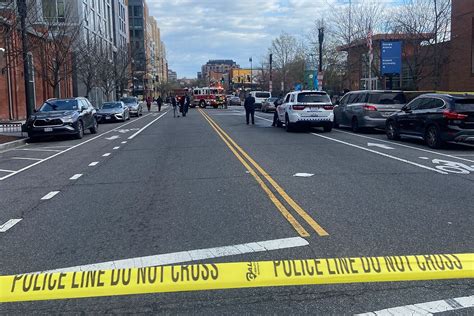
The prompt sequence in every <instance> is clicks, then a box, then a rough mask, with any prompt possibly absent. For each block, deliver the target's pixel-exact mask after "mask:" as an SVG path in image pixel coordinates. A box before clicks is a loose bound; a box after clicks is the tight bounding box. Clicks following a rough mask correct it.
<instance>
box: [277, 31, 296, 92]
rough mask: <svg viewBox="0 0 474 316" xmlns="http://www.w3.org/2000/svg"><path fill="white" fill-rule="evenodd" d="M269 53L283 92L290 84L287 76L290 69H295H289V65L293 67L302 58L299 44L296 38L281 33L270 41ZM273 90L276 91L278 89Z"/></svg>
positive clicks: (292, 68) (293, 68)
mask: <svg viewBox="0 0 474 316" xmlns="http://www.w3.org/2000/svg"><path fill="white" fill-rule="evenodd" d="M269 53H272V54H273V63H274V66H275V70H276V72H277V73H278V75H279V76H278V77H280V78H279V79H280V80H281V83H282V84H281V90H282V92H285V91H286V90H287V89H288V87H289V85H290V83H291V82H292V81H291V80H290V76H289V72H290V69H291V70H295V67H290V65H293V64H294V63H295V62H296V61H298V60H299V59H301V58H302V56H303V48H302V46H301V43H299V42H298V40H297V39H296V37H294V36H292V35H290V34H288V33H282V34H280V36H279V37H277V38H275V39H274V40H273V41H272V44H271V47H270V49H269ZM300 71H301V70H300ZM291 77H294V76H291ZM293 83H294V82H293ZM275 88H276V90H278V87H275Z"/></svg>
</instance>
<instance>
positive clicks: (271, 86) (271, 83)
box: [268, 54, 273, 93]
mask: <svg viewBox="0 0 474 316" xmlns="http://www.w3.org/2000/svg"><path fill="white" fill-rule="evenodd" d="M272 64H273V54H270V81H269V83H268V90H269V91H270V93H272V90H273V82H272V79H273V78H272Z"/></svg>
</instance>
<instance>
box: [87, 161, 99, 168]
mask: <svg viewBox="0 0 474 316" xmlns="http://www.w3.org/2000/svg"><path fill="white" fill-rule="evenodd" d="M98 164H99V162H98V161H94V162H91V163H90V164H89V167H94V166H97V165H98Z"/></svg>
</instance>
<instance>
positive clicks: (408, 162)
mask: <svg viewBox="0 0 474 316" xmlns="http://www.w3.org/2000/svg"><path fill="white" fill-rule="evenodd" d="M311 134H312V135H314V136H318V137H321V138H324V139H328V140H332V141H333V142H337V143H340V144H344V145H347V146H351V147H354V148H359V149H362V150H365V151H368V152H371V153H373V154H376V155H380V156H383V157H387V158H390V159H394V160H397V161H401V162H404V163H406V164H409V165H412V166H416V167H420V168H423V169H427V170H431V171H434V172H437V173H441V174H448V173H447V172H444V171H441V170H438V169H434V168H430V167H428V166H425V165H420V164H419V163H416V162H413V161H409V160H406V159H403V158H398V157H395V156H392V155H388V154H385V153H382V152H380V151H376V150H373V149H369V148H365V147H362V146H359V145H355V144H351V143H348V142H345V141H342V140H339V139H336V138H332V137H328V136H323V135H319V134H316V133H311Z"/></svg>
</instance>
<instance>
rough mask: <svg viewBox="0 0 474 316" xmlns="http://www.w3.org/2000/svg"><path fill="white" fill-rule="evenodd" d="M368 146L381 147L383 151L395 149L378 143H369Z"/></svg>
mask: <svg viewBox="0 0 474 316" xmlns="http://www.w3.org/2000/svg"><path fill="white" fill-rule="evenodd" d="M367 146H369V147H379V148H383V149H393V147H390V146H387V145H384V144H377V143H367Z"/></svg>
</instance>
